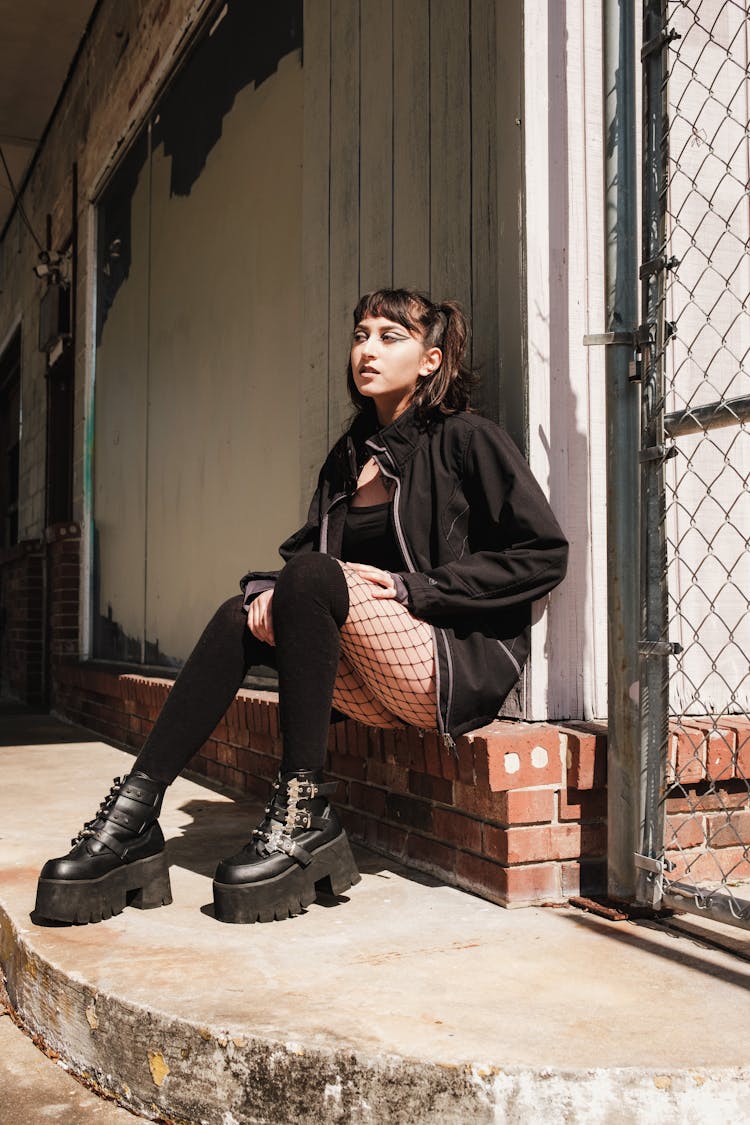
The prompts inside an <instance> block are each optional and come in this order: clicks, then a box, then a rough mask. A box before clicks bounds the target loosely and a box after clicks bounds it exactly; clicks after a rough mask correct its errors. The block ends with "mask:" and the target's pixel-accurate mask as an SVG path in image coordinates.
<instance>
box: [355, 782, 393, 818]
mask: <svg viewBox="0 0 750 1125" xmlns="http://www.w3.org/2000/svg"><path fill="white" fill-rule="evenodd" d="M349 801H350V803H351V804H352V805H354V806H355V807H356V808H358V809H363V810H364V811H365V812H367V813H370V814H372V815H373V816H377V817H384V816H385V791H384V790H383V789H376V788H374V786H372V785H362V784H361V783H360V782H358V781H352V782H351V784H350V785H349Z"/></svg>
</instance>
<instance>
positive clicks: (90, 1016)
mask: <svg viewBox="0 0 750 1125" xmlns="http://www.w3.org/2000/svg"><path fill="white" fill-rule="evenodd" d="M86 1019H87V1020H88V1024H89V1027H90V1028H91V1030H92V1031H98V1029H99V1017H98V1016H97V1014H96V1005H95V1004H94V1002H93V1001H92V1002H91V1003H90V1004H89V1006H88V1007H87V1008H86Z"/></svg>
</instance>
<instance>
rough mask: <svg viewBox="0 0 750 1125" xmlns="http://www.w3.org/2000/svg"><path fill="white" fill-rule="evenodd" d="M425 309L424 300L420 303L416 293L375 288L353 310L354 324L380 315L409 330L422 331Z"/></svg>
mask: <svg viewBox="0 0 750 1125" xmlns="http://www.w3.org/2000/svg"><path fill="white" fill-rule="evenodd" d="M426 311H427V308H426V302H425V305H422V303H421V301H420V299H419V296H418V295H415V294H414V293H409V292H407V291H406V290H405V289H376V290H375V291H374V292H373V293H367V294H366V295H365V296H364V297H363V298H362V300H361V301H360V302H359V304H358V305H357V307H356V309H355V310H354V326H355V328H356V326H357V325H358V324H359V323H360V321H362V320H364V319H365V317H368V316H382V317H385V319H386V320H392V321H393V322H394V323H395V324H400V325H401V326H402V327H403V328H406V329H407V331H409V332H419V333H422V332H423V331H424V326H423V323H422V322H423V321H424V319H425V312H426ZM420 312H421V314H422V315H421V316H420V315H419V314H420Z"/></svg>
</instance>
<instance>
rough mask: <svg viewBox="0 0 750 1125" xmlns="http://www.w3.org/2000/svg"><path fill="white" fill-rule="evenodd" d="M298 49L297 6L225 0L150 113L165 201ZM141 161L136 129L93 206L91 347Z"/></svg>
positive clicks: (122, 245)
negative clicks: (241, 96)
mask: <svg viewBox="0 0 750 1125" xmlns="http://www.w3.org/2000/svg"><path fill="white" fill-rule="evenodd" d="M301 47H302V0H275V2H274V3H273V4H250V3H248V2H247V0H230V2H229V3H228V4H227V5H226V6H225V9H224V12H223V15H222V16H220V17H219V20H218V21H217V22H216V23H214V25H213V27H211V28H209V29H208V31H207V33H205V34H204V35H203V36H202V38H201V40H200V41H199V42H198V44H197V45H196V46H195V47H194V49H193V50H192V51H191V52H190V53H189V55H188V59H187V62H186V64H185V65H184V66H183V67H182V68H181V69H180V71H179V72H178V74H177V75H176V77H175V78H174V79H173V81H172V82H171V83H170V85H169V87H168V89H167V90H166V92H165V93H164V94H163V95H162V97H161V98H160V99H159V101H158V103H157V104H156V106H155V108H154V111H153V113H152V114H151V118H150V120H151V123H152V134H151V149H152V150H153V149H155V148H157V147H158V146H159V145H163V147H164V152H165V154H166V155H167V156H169V157H171V161H172V164H171V175H170V195H182V196H186V195H190V192H191V190H192V187H193V184H194V183H195V182H196V180H197V179H198V178H199V176H200V174H201V172H202V171H203V169H204V168H205V166H206V161H207V160H208V156H209V153H210V152H211V149H212V148H213V147H214V145H215V144H216V143H217V141H218V140H219V139H220V137H221V134H222V127H223V121H224V118H225V116H226V115H227V114H228V113H229V111H230V110H231V108H232V106H233V105H234V100H235V98H236V96H237V94H238V93H239V92H240V90H243V89H244V88H245V87H246V86H248V85H249V84H250V83H251V82H253V83H254V84H255V86H256V87H258V86H260V85H261V84H262V83H263V82H265V80H266V79H267V78H269V77H270V76H271V75H272V74H273V73H274V72H275V71H276V69H277V67H278V65H279V62H280V61H281V59H282V58H284V56H285V55H288V54H290V53H291V52H292V51H296V50H300V49H301ZM148 156H149V137H148V129H147V128H143V129H142V130H141V133H140V135H139V136H138V139H137V140H136V142H135V144H134V145H133V147H132V148H131V149H130V151H129V152H128V154H127V155H126V156H125V158H124V159H123V161H122V162H121V164H120V166H119V167H118V171H117V176H116V177H115V179H114V181H113V184H112V187H111V189H108V190H107V191H105V192H104V194H103V196H102V199H101V202H100V206H99V237H98V245H99V262H98V274H97V277H98V284H99V300H98V316H97V345H99V344H100V343H101V336H102V330H103V328H104V324H105V322H106V319H107V313H108V312H109V309H110V308H111V307H112V305H113V303H114V300H115V297H116V296H117V291H118V289H119V288H120V286H121V285H122V283H123V281H125V280H126V278H127V277H128V274H129V272H130V265H131V255H132V249H131V243H132V237H131V222H132V199H133V195H134V193H135V190H136V187H137V184H138V180H139V177H140V175H141V171H142V169H143V167H144V165H145V163H146V160H147V158H148Z"/></svg>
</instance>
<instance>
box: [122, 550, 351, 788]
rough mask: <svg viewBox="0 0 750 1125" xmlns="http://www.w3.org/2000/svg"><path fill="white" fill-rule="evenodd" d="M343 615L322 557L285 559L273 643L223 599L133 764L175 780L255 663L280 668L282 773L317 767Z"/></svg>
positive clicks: (336, 581)
mask: <svg viewBox="0 0 750 1125" xmlns="http://www.w3.org/2000/svg"><path fill="white" fill-rule="evenodd" d="M348 612H349V591H348V588H347V584H346V579H345V577H344V574H343V571H342V570H341V567H340V565H339V564H338V563H337V562H336V561H335V559H332V558H330V557H329V556H328V555H322V554H318V553H315V554H309V555H300V556H298V557H296V558H294V559H292V560H291V562H289V563H287V565H286V566H285V567H284V569H283V570H282V571H281V573H280V575H279V578H278V580H277V582H276V587H275V590H274V595H273V627H274V637H275V641H276V645H275V647H274V646H271V645H267V644H265V643H264V642H263V641H259V640H258V639H257V637H255V636H253V634H252V633H251V632H250V630H249V629H248V627H247V616H246V614H245V612H244V610H243V608H242V597H241V596H240V595H238V596H237V597H234V598H230V599H229V600H228V601H226V602H224V604H223V605H221V606H220V607H219V609H218V610H217V611H216V613H215V614H214V616H213V617H212V618H211V620H210V621H209V623H208V625H207V626H206V628H205V630H204V632H203V634H202V636H201V638H200V640H199V641H198V643H197V644H196V646H195V648H194V649H193V651H192V653H191V654H190V656H189V658H188V660H187V663H186V664H185V666H184V668H183V669H182V671H181V672H180V675H179V677H178V678H177V680H176V682H175V685H174V687H173V688H172V690H171V691H170V693H169V695H168V697H167V700H166V702H165V704H164V706H163V708H162V710H161V713H160V715H159V717H158V719H157V720H156V723H155V724H154V728H153V730H152V731H151V733H150V735H149V736H148V738H147V739H146V742H145V743H144V746H143V749H142V750H141V752H140V754H139V755H138V757H137V759H136V762H135V765H134V767H133V768H134V769H136V770H141V771H142V772H143V773H147V774H148V775H149V777H152V778H154V780H157V781H163V782H165V783H166V784H170V782H172V781H174V779H175V778H176V777H177V775H178V774H179V773H180V772H181V771H182V770H183V769H184V768H185V766H186V765H187V763H188V762H189V760H190V759H191V758H192V756H193V755H194V754H195V753H196V752H197V751H198V750H199V749H200V747H201V746H202V745H203V743H204V742H205V741H206V739H207V738H208V737H209V735H210V734H211V732H212V731H213V730H214V728H215V727H216V726H217V724H218V723H219V722H220V720H221V718H222V716H223V715H224V713H225V711H226V710H227V708H228V707H229V705H230V703H231V702H232V700H233V699H234V697H235V695H236V693H237V690H238V689H239V688H240V686H241V685H242V681H243V680H244V678H245V676H246V675H247V671H248V669H249V668H251V667H252V666H254V665H257V664H267V665H270V666H271V667H275V668H276V669H277V671H278V674H279V713H280V725H281V732H282V740H283V755H282V762H281V770H282V772H283V773H286V772H291V771H295V770H302V769H306V770H317V769H321V768H322V766H323V762H324V759H325V753H326V747H327V743H328V726H329V723H330V719H331V698H332V696H333V688H334V684H335V682H336V673H337V670H338V664H339V651H340V636H339V631H340V629H341V627H342V626H343V624H344V622H345V621H346V617H347V614H348Z"/></svg>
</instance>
